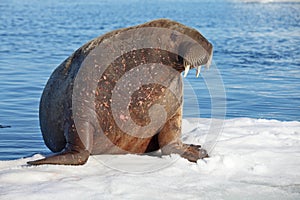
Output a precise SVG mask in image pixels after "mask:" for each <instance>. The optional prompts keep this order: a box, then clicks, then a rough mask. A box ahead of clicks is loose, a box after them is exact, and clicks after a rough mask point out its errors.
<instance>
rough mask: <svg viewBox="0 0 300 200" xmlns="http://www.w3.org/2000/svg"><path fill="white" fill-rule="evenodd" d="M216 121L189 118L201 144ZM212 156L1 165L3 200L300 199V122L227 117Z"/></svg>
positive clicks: (189, 132) (187, 128) (189, 129)
mask: <svg viewBox="0 0 300 200" xmlns="http://www.w3.org/2000/svg"><path fill="white" fill-rule="evenodd" d="M211 122H212V121H211V120H210V119H184V120H183V140H184V141H185V142H187V143H191V142H193V143H203V142H204V141H205V137H206V135H207V134H208V130H209V126H210V125H211V124H212V123H211ZM210 156H211V157H210V158H206V159H204V160H199V161H198V162H197V163H191V162H188V161H187V160H185V159H183V158H181V157H179V156H178V155H171V156H163V157H160V156H158V155H156V156H155V155H151V156H149V155H143V156H142V155H114V156H113V155H99V156H91V157H90V159H89V160H88V163H87V164H86V165H84V166H58V165H44V166H27V165H26V162H27V161H29V160H35V159H38V158H41V157H42V155H39V154H37V155H34V156H33V157H29V158H22V159H19V160H12V161H0V199H1V200H2V199H26V200H28V199H53V200H54V199H65V200H66V199H72V200H75V199H130V200H131V199H255V200H258V199H264V200H266V199H300V170H299V168H300V167H299V166H300V122H296V121H294V122H281V121H276V120H264V119H249V118H241V119H227V120H225V121H224V127H223V131H222V133H221V135H220V137H219V138H218V142H217V144H216V146H215V148H214V149H213V151H212V152H211V153H210Z"/></svg>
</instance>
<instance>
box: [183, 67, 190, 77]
mask: <svg viewBox="0 0 300 200" xmlns="http://www.w3.org/2000/svg"><path fill="white" fill-rule="evenodd" d="M190 67H191V66H190V65H187V66H185V70H184V77H186V76H187V74H188V73H189V70H190Z"/></svg>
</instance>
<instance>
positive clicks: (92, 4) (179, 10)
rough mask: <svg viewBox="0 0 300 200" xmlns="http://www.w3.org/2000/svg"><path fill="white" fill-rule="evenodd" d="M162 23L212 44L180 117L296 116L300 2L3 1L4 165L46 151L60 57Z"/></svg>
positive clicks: (0, 96) (0, 97) (0, 111)
mask: <svg viewBox="0 0 300 200" xmlns="http://www.w3.org/2000/svg"><path fill="white" fill-rule="evenodd" d="M156 18H169V19H173V20H176V21H179V22H181V23H183V24H186V25H188V26H191V27H194V28H196V29H197V30H198V31H200V32H201V33H202V34H203V35H204V36H205V37H206V38H207V39H208V40H209V41H211V43H212V44H213V45H214V60H213V66H212V68H211V69H210V70H203V74H202V75H201V77H199V78H198V79H197V78H196V77H195V75H194V74H195V72H194V71H191V72H190V74H189V76H188V77H187V78H186V79H185V89H186V90H185V99H184V101H185V105H184V117H193V118H199V117H203V118H210V117H224V118H226V119H228V118H243V117H249V118H256V119H276V120H280V121H299V120H300V3H299V1H298V2H296V1H290V2H269V3H260V2H249V1H248V2H245V1H238V0H231V1H230V0H228V1H226V0H225V1H221V0H214V1H212V0H206V1H205V0H203V1H183V0H182V1H180V0H179V1H175V0H174V1H173V0H165V1H155V0H154V1H138V0H127V1H125V0H124V1H108V0H103V1H96V0H94V1H88V3H87V2H85V1H84V0H72V1H69V0H61V1H50V0H45V1H39V0H22V1H21V0H1V1H0V125H2V126H11V127H10V128H0V160H7V159H16V158H20V157H25V156H30V155H32V154H34V153H42V154H44V153H49V150H48V149H47V147H46V146H45V145H44V142H43V140H42V136H41V132H40V129H39V118H38V109H39V100H40V96H41V94H42V91H43V88H44V86H45V84H46V82H47V80H48V78H49V76H50V75H51V73H52V71H53V70H54V69H55V68H56V67H57V66H58V65H59V64H60V63H61V62H62V61H63V60H65V59H66V58H67V57H68V56H69V55H70V54H72V53H73V52H74V51H75V50H76V49H77V48H79V47H80V46H82V45H83V44H84V43H86V42H87V41H89V40H91V39H93V38H95V37H97V36H99V35H101V34H104V33H106V32H108V31H111V30H114V29H117V28H122V27H127V26H132V25H136V24H140V23H144V22H146V21H149V20H152V19H156ZM216 71H217V72H218V73H219V74H217V75H216V73H215V72H216ZM209 77H211V78H212V79H213V78H216V77H217V79H218V81H222V83H223V84H222V87H220V88H219V89H220V90H223V88H224V94H225V95H223V96H222V98H223V99H225V100H226V101H225V103H226V104H224V108H223V110H225V109H226V114H225V115H224V116H216V115H213V114H212V113H213V111H212V110H213V107H214V106H213V103H212V102H213V101H214V100H216V101H217V100H218V99H220V96H219V94H217V95H215V94H214V93H215V91H214V90H211V89H210V87H211V86H212V85H211V84H212V83H213V81H210V83H209V84H210V86H208V82H207V81H206V80H207V78H209ZM222 94H223V93H222Z"/></svg>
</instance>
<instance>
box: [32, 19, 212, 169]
mask: <svg viewBox="0 0 300 200" xmlns="http://www.w3.org/2000/svg"><path fill="white" fill-rule="evenodd" d="M212 54H213V46H212V44H211V43H210V42H209V41H208V40H207V39H206V38H205V37H204V36H202V35H201V34H200V33H199V32H198V31H197V30H195V29H193V28H190V27H188V26H185V25H183V24H181V23H178V22H176V21H172V20H169V19H157V20H153V21H150V22H147V23H144V24H140V25H137V26H132V27H128V28H123V29H118V30H114V31H112V32H109V33H106V34H104V35H102V36H100V37H98V38H95V39H93V40H91V41H89V42H88V43H86V44H85V45H83V46H82V47H80V48H79V49H78V50H76V51H75V52H74V53H73V54H72V55H71V56H70V57H68V58H67V59H66V60H65V61H64V62H63V63H62V64H60V65H59V66H58V67H57V68H56V69H55V70H54V72H53V73H52V75H51V76H50V78H49V80H48V82H47V84H46V86H45V88H44V91H43V94H42V96H41V100H40V108H39V118H40V127H41V132H42V135H43V139H44V142H45V144H46V146H47V147H48V148H49V149H50V150H51V151H52V152H54V153H55V154H53V155H50V156H47V157H46V158H44V159H40V160H36V161H30V162H28V164H30V165H42V164H61V165H83V164H85V163H86V162H87V160H88V158H89V156H90V155H99V154H128V153H131V154H145V153H149V152H154V151H158V150H160V151H161V153H162V155H169V154H172V153H175V154H180V156H181V157H183V158H186V159H187V160H189V161H192V162H196V161H197V160H198V159H202V158H205V157H208V154H207V152H206V150H204V149H202V148H201V146H200V145H194V144H184V143H183V142H182V141H181V121H182V108H183V81H182V75H181V73H182V72H184V77H185V76H187V74H188V72H189V70H190V69H193V68H195V69H196V76H197V77H198V76H199V73H200V69H201V66H206V67H209V66H210V64H211V60H212ZM110 57H111V59H110ZM107 60H108V61H107ZM78 77H79V78H78Z"/></svg>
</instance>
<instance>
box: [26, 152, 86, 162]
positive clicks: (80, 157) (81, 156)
mask: <svg viewBox="0 0 300 200" xmlns="http://www.w3.org/2000/svg"><path fill="white" fill-rule="evenodd" d="M89 155H90V153H89V151H88V150H79V151H78V150H68V149H67V150H64V151H62V152H61V153H57V154H54V155H51V156H49V157H46V158H44V159H41V160H36V161H29V162H27V164H29V165H46V164H52V165H83V164H85V163H86V161H87V160H88V158H89Z"/></svg>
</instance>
